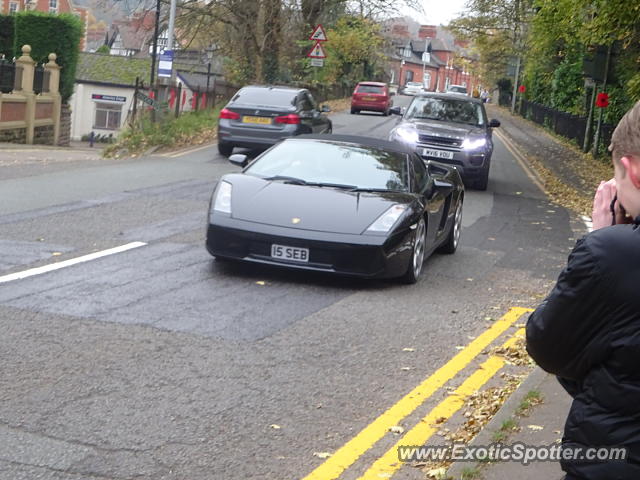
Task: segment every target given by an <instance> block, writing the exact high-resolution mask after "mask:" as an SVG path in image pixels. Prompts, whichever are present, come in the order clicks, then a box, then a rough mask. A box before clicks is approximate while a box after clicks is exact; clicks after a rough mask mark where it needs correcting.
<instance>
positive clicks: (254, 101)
mask: <svg viewBox="0 0 640 480" xmlns="http://www.w3.org/2000/svg"><path fill="white" fill-rule="evenodd" d="M297 93H298V92H296V91H295V90H285V89H279V88H259V87H247V88H243V89H241V90H240V91H239V92H238V93H236V94H235V95H234V97H233V98H232V99H231V102H232V103H236V104H240V105H256V106H264V107H291V106H292V105H295V103H296V96H297Z"/></svg>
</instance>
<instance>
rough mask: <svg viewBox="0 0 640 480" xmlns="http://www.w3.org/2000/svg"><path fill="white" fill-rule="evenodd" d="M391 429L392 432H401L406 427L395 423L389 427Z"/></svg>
mask: <svg viewBox="0 0 640 480" xmlns="http://www.w3.org/2000/svg"><path fill="white" fill-rule="evenodd" d="M389 431H390V432H391V433H397V434H401V433H404V428H402V427H401V426H400V425H394V426H393V427H389Z"/></svg>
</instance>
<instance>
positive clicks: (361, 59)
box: [322, 16, 384, 84]
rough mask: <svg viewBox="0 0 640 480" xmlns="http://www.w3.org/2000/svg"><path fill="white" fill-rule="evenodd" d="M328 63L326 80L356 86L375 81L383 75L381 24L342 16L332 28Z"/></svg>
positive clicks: (328, 46) (325, 71)
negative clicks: (366, 81) (374, 79)
mask: <svg viewBox="0 0 640 480" xmlns="http://www.w3.org/2000/svg"><path fill="white" fill-rule="evenodd" d="M327 36H328V37H329V38H330V39H331V41H330V42H327V45H326V47H325V48H326V50H327V60H326V66H325V70H324V71H323V72H322V73H323V79H324V80H325V81H328V82H331V83H335V82H338V81H342V82H345V83H350V84H355V83H357V82H358V81H360V80H372V79H373V78H375V77H376V76H377V75H380V74H381V70H382V68H381V67H382V64H383V62H384V56H383V55H382V51H383V48H382V45H383V43H384V38H383V37H382V35H381V33H380V25H379V24H377V23H375V22H373V21H372V20H369V19H366V18H360V17H353V16H346V17H342V18H341V19H340V20H338V22H337V23H336V25H335V26H334V27H333V28H331V29H329V30H328V32H327Z"/></svg>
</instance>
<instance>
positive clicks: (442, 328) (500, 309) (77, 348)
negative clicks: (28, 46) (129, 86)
mask: <svg viewBox="0 0 640 480" xmlns="http://www.w3.org/2000/svg"><path fill="white" fill-rule="evenodd" d="M407 101H408V98H407V97H398V100H397V104H406V102H407ZM332 118H333V122H334V132H335V133H349V134H363V135H371V136H379V137H381V138H386V135H387V132H388V131H389V130H390V129H391V128H392V126H393V125H394V123H395V122H396V119H397V117H383V116H381V115H378V114H373V113H372V114H366V113H365V114H361V115H350V114H348V113H347V112H344V113H343V112H338V113H335V114H333V115H332ZM497 130H498V132H499V129H497ZM498 135H499V133H498V134H497V135H496V137H497V138H496V148H495V152H494V158H493V165H492V170H491V177H490V182H489V189H488V191H486V192H477V191H471V190H470V191H468V192H467V195H466V199H465V200H466V201H465V210H464V229H463V232H462V243H461V247H460V248H459V249H458V252H457V253H456V254H455V255H453V256H448V255H434V256H433V257H431V258H430V259H428V260H427V262H426V264H425V268H424V270H423V275H422V278H421V279H420V281H419V283H417V284H416V285H413V286H405V285H400V284H398V283H397V282H394V281H354V280H351V279H344V278H335V277H330V276H324V275H315V274H309V273H301V272H289V271H285V270H277V269H273V268H267V267H261V266H256V265H247V266H245V265H227V264H220V263H217V262H215V261H214V260H213V259H212V258H211V257H210V256H209V255H208V253H207V252H206V250H205V248H204V231H205V222H206V211H207V205H208V201H209V198H210V195H211V192H212V188H213V184H214V182H215V180H216V179H217V178H219V177H220V176H221V175H223V174H224V173H226V172H231V171H236V170H237V168H236V167H234V166H232V165H230V164H229V163H228V162H227V160H226V159H225V158H223V157H221V156H219V155H218V154H217V150H216V148H215V146H208V147H200V148H195V149H191V150H186V151H183V152H178V153H176V154H171V155H152V156H150V157H145V158H138V159H129V160H110V161H102V160H99V159H97V158H95V156H93V157H91V158H88V157H87V158H86V159H85V158H83V157H82V155H81V154H80V155H72V156H69V157H68V158H66V157H64V156H62V157H64V158H60V155H58V157H56V156H55V155H54V154H53V153H52V154H51V159H48V160H47V161H44V162H43V161H30V160H29V158H30V157H28V156H26V155H24V154H21V153H19V152H17V151H9V150H4V151H3V150H0V479H6V480H20V479H30V480H31V479H60V480H81V479H82V480H85V479H86V480H89V479H96V480H97V479H114V480H115V479H143V480H147V479H148V480H160V479H189V480H199V479H303V478H308V479H311V478H317V479H329V478H342V479H355V478H391V477H393V478H402V479H413V478H423V475H424V474H422V473H421V472H420V471H419V470H418V469H416V468H414V467H410V466H401V465H400V464H398V462H397V457H396V460H395V461H393V458H392V457H393V446H394V444H395V443H396V442H399V441H407V442H408V441H412V442H422V443H424V441H427V439H428V438H429V435H430V434H429V431H424V428H423V431H420V429H419V428H418V427H420V426H421V425H422V427H424V426H425V425H426V423H428V422H426V423H425V422H421V421H420V420H421V419H422V418H423V417H425V418H426V417H428V416H429V415H431V417H433V415H435V413H433V412H442V411H445V415H444V416H445V417H447V418H449V417H451V421H452V422H455V416H454V414H455V408H453V407H452V406H451V405H454V403H455V402H456V401H457V400H456V398H457V397H455V395H454V396H452V395H451V392H452V390H453V389H454V388H456V387H458V386H460V385H463V387H464V388H467V387H466V386H471V387H473V388H476V387H477V386H481V385H483V384H485V383H487V382H488V383H487V384H489V383H490V382H491V381H495V378H497V372H498V371H499V370H500V368H501V367H502V366H501V365H494V364H491V365H488V366H487V365H485V367H484V369H483V370H476V369H477V368H478V365H479V364H480V363H481V362H484V361H486V360H487V356H486V355H483V354H482V351H484V350H485V347H486V346H487V345H495V344H500V343H502V342H504V341H505V340H506V339H508V338H509V337H510V336H511V335H513V333H514V332H515V329H516V328H518V327H519V326H521V324H522V322H523V321H524V318H525V317H524V316H521V315H522V314H523V313H525V310H524V309H515V310H514V309H512V307H531V306H535V305H536V303H537V302H538V301H539V299H540V295H541V294H544V293H546V291H547V290H548V288H549V285H550V282H551V281H552V280H553V279H555V276H556V275H557V272H558V271H559V268H560V266H561V265H562V264H563V262H564V261H565V259H566V255H567V252H568V250H569V248H570V247H571V245H572V244H573V238H574V237H575V234H574V230H575V229H576V228H578V227H579V226H578V225H576V223H575V222H574V221H573V220H572V219H571V218H570V216H569V214H568V213H567V212H566V211H565V210H563V209H562V208H560V207H559V206H556V205H553V204H551V203H549V202H548V201H547V199H546V197H545V196H544V194H543V193H542V192H541V190H540V189H539V188H538V187H537V186H536V185H535V184H534V183H533V182H532V180H531V179H530V177H529V176H528V174H527V173H526V171H525V170H524V169H523V167H522V166H521V164H520V162H519V161H518V160H517V158H516V156H514V153H513V152H512V151H511V149H509V148H507V147H506V146H505V144H504V143H503V142H502V141H501V139H500V137H499V136H498ZM16 152H17V153H16ZM113 249H115V250H113ZM87 256H88V257H87ZM66 261H69V262H67V263H64V262H66ZM52 265H53V266H54V267H53V268H52V267H51V266H52ZM38 267H44V268H42V269H38ZM498 319H502V320H498ZM474 342H475V343H474ZM452 359H453V360H452ZM474 372H476V373H475V374H474ZM478 372H480V373H478ZM483 372H484V373H483ZM472 374H473V375H476V376H473V375H472ZM494 374H496V375H494ZM478 375H480V376H478ZM482 375H484V377H483V376H482ZM471 377H473V378H472V380H469V381H470V382H472V383H465V384H463V382H465V381H467V380H468V379H470V378H471ZM473 382H475V383H473ZM465 385H466V386H465ZM464 388H463V390H464ZM414 389H416V390H414ZM461 392H462V391H461ZM458 395H459V396H462V397H463V396H464V392H462V393H460V392H458ZM441 402H445V406H444V407H441V408H440V407H438V405H439V404H440V403H441ZM447 402H448V403H447ZM452 402H453V403H452ZM447 405H448V406H449V407H447ZM454 406H455V405H454ZM445 407H447V408H448V409H447V408H445ZM434 408H440V410H434ZM443 408H444V410H442V409H443ZM385 412H386V413H385ZM449 413H450V414H451V415H449ZM431 417H429V418H431ZM391 425H394V426H401V427H402V429H404V431H405V432H406V433H407V434H408V433H411V435H412V436H410V437H407V438H406V439H405V438H404V437H403V434H402V433H393V432H390V431H389V427H390V426H391ZM414 427H415V428H414ZM396 431H397V432H399V430H398V429H396ZM413 444H415V443H413ZM418 444H419V443H418ZM389 452H391V453H389Z"/></svg>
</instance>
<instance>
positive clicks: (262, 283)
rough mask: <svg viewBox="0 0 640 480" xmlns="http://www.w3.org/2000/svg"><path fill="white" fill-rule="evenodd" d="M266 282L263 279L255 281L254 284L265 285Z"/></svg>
mask: <svg viewBox="0 0 640 480" xmlns="http://www.w3.org/2000/svg"><path fill="white" fill-rule="evenodd" d="M266 284H267V282H265V281H264V280H258V281H257V282H256V285H266Z"/></svg>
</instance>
